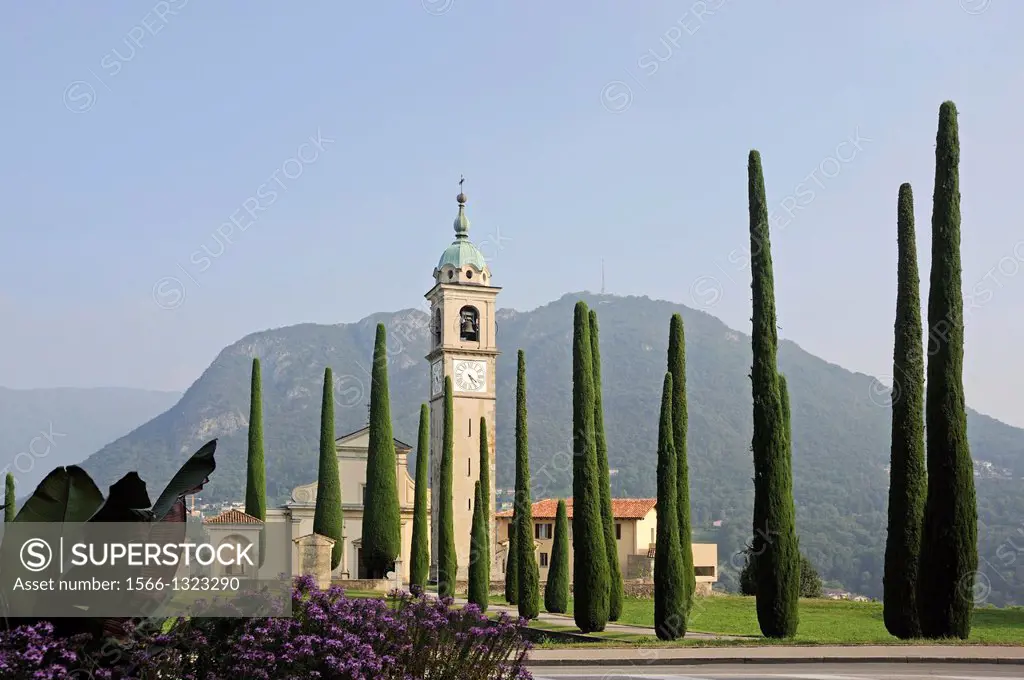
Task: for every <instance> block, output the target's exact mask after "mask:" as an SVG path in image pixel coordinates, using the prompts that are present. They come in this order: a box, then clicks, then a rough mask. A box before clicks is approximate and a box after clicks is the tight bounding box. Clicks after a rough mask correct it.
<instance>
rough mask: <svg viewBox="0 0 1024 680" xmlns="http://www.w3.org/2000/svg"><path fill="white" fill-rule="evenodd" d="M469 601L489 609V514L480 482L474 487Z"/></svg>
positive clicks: (482, 608) (481, 608) (485, 609)
mask: <svg viewBox="0 0 1024 680" xmlns="http://www.w3.org/2000/svg"><path fill="white" fill-rule="evenodd" d="M470 545H471V547H472V550H471V558H470V560H469V601H470V602H472V603H473V604H475V605H477V606H478V607H480V610H481V611H487V597H488V595H489V594H490V593H489V591H490V585H491V584H490V582H489V579H488V576H487V560H486V555H487V514H486V512H485V510H484V498H483V492H482V491H481V485H480V482H476V483H475V488H474V489H473V525H472V529H471V536H470Z"/></svg>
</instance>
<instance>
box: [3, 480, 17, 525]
mask: <svg viewBox="0 0 1024 680" xmlns="http://www.w3.org/2000/svg"><path fill="white" fill-rule="evenodd" d="M16 505H17V501H16V500H15V498H14V475H13V474H11V473H10V472H8V473H7V478H6V479H5V480H4V521H5V522H13V521H14V517H15V515H17V514H18V509H17V507H16Z"/></svg>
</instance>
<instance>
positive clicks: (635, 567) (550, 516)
mask: <svg viewBox="0 0 1024 680" xmlns="http://www.w3.org/2000/svg"><path fill="white" fill-rule="evenodd" d="M657 502H658V499H656V498H613V499H612V515H613V516H614V518H615V540H616V541H617V543H618V548H619V567H620V568H621V570H622V576H623V578H626V579H631V580H634V579H635V580H647V579H650V578H652V576H653V574H654V555H655V551H656V547H657V546H656V538H657V529H658V513H657V511H656V509H655V506H656V504H657ZM565 504H566V511H567V512H568V515H569V518H570V520H571V519H572V499H571V498H569V499H567V500H566V502H565ZM557 509H558V500H557V499H554V498H546V499H544V500H541V501H537V502H536V503H534V504H533V508H532V512H533V538H534V544H535V546H536V551H537V565H538V566H539V568H540V580H541V581H546V580H547V575H548V566H549V560H550V557H551V546H552V544H553V540H552V539H553V538H554V529H555V512H556V511H557ZM511 520H512V511H511V510H506V511H504V512H499V513H498V515H497V521H498V556H497V559H498V564H499V566H500V574H501V575H502V576H504V573H505V566H506V564H507V558H508V538H509V536H508V532H509V526H510V524H511ZM569 538H570V541H569V554H570V557H569V573H570V575H571V574H572V557H571V555H572V540H571V539H572V523H571V522H570V523H569ZM692 547H693V564H694V572H695V575H696V578H697V583H698V584H706V585H704V586H698V587H699V588H702V589H704V590H705V591H707V590H710V589H711V584H713V583H715V582H717V581H718V545H717V544H715V543H693V544H692Z"/></svg>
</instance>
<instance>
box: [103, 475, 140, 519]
mask: <svg viewBox="0 0 1024 680" xmlns="http://www.w3.org/2000/svg"><path fill="white" fill-rule="evenodd" d="M150 505H152V501H150V500H149V493H148V491H147V490H146V483H145V482H144V481H142V478H141V477H139V473H137V472H129V473H128V474H126V475H125V476H124V477H122V478H121V479H119V480H117V481H116V482H114V483H113V484H111V485H110V489H109V490H108V491H107V500H106V501H105V502H104V503H103V505H102V506H101V507H100V508H99V509H98V510H97V511H96V512H95V513H94V514H93V516H92V517H90V518H89V521H90V522H148V521H150V519H151V515H152V513H151V512H150V511H149V506H150Z"/></svg>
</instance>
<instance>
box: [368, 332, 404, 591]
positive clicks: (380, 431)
mask: <svg viewBox="0 0 1024 680" xmlns="http://www.w3.org/2000/svg"><path fill="white" fill-rule="evenodd" d="M390 402H391V399H390V397H389V395H388V350H387V331H386V330H385V328H384V324H382V323H379V324H377V338H376V341H375V342H374V344H373V367H372V369H371V376H370V433H369V434H370V436H369V439H370V442H369V447H368V449H367V454H366V495H365V497H364V498H363V535H362V541H363V562H364V564H365V565H366V568H367V570H368V571H369V572H370V578H383V577H384V575H385V574H386V573H387V572H388V571H390V570H391V569H393V568H394V565H395V560H396V559H398V556H399V555H400V554H401V551H402V514H401V509H400V508H399V506H398V466H397V463H396V462H395V437H394V435H393V434H392V431H391V404H390Z"/></svg>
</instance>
